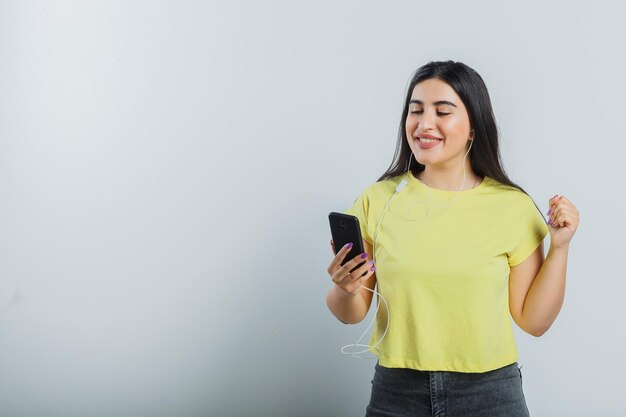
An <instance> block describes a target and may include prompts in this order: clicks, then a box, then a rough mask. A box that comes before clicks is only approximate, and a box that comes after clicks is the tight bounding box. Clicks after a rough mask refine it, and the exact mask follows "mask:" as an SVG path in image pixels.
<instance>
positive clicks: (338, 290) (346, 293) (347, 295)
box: [335, 284, 361, 298]
mask: <svg viewBox="0 0 626 417" xmlns="http://www.w3.org/2000/svg"><path fill="white" fill-rule="evenodd" d="M335 292H336V293H337V294H339V296H340V297H344V298H354V297H356V296H357V295H359V294H360V293H361V289H360V287H359V288H358V289H357V290H356V291H355V292H353V293H352V292H350V291H348V290H346V289H344V288H341V287H340V286H339V285H337V284H335Z"/></svg>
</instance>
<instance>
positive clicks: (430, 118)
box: [417, 110, 435, 131]
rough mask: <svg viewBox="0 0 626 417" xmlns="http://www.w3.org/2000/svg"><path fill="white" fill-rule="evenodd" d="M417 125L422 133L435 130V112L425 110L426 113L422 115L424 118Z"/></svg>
mask: <svg viewBox="0 0 626 417" xmlns="http://www.w3.org/2000/svg"><path fill="white" fill-rule="evenodd" d="M417 125H418V127H419V128H420V130H422V131H425V130H429V129H434V128H435V114H434V112H433V111H426V110H424V112H423V113H422V117H420V119H419V121H418V124H417Z"/></svg>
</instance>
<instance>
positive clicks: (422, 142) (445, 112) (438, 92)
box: [405, 78, 471, 169]
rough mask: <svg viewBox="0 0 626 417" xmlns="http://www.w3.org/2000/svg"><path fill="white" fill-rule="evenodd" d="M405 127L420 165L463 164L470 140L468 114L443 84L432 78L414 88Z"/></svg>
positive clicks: (446, 166)
mask: <svg viewBox="0 0 626 417" xmlns="http://www.w3.org/2000/svg"><path fill="white" fill-rule="evenodd" d="M405 128H406V137H407V140H408V142H409V146H410V147H411V151H412V152H413V155H414V156H415V159H416V160H417V161H418V162H419V163H420V164H422V165H426V166H432V167H436V168H444V169H446V168H451V167H458V166H461V164H462V163H463V156H464V155H465V152H466V151H467V149H468V147H469V144H470V142H469V139H470V138H471V135H470V130H471V127H470V121H469V115H468V113H467V110H466V108H465V105H464V104H463V102H462V101H461V98H460V97H459V96H458V95H457V94H456V92H455V91H454V90H453V89H452V87H450V86H449V85H448V84H447V83H446V82H444V81H442V80H440V79H437V78H432V79H428V80H424V81H421V82H420V83H418V84H417V85H416V86H415V88H413V93H412V94H411V100H410V102H409V112H408V114H407V118H406V121H405Z"/></svg>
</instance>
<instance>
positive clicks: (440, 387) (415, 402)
mask: <svg viewBox="0 0 626 417" xmlns="http://www.w3.org/2000/svg"><path fill="white" fill-rule="evenodd" d="M365 416H366V417H409V416H411V417H422V416H428V417H457V416H463V417H478V416H485V417H487V416H488V417H499V416H502V417H505V416H506V417H528V416H529V414H528V408H527V407H526V400H525V398H524V393H523V392H522V372H521V371H520V368H519V367H518V366H517V362H515V363H512V364H511V365H507V366H505V367H503V368H500V369H496V370H493V371H489V372H484V373H464V372H447V371H436V372H435V371H416V370H414V369H406V368H385V367H383V366H380V365H379V364H378V363H377V364H376V368H375V373H374V379H373V380H372V395H371V398H370V403H369V405H368V406H367V412H366V415H365Z"/></svg>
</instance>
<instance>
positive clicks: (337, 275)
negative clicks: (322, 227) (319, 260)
mask: <svg viewBox="0 0 626 417" xmlns="http://www.w3.org/2000/svg"><path fill="white" fill-rule="evenodd" d="M330 245H331V247H332V250H333V253H336V255H335V257H334V258H333V260H332V262H331V263H330V265H329V266H328V274H329V275H330V278H331V279H332V281H333V282H334V283H335V285H336V286H337V287H339V288H340V289H341V290H343V291H344V292H346V293H348V294H350V295H352V296H355V295H357V294H359V293H360V290H359V289H360V288H361V285H362V282H363V281H366V280H367V279H368V278H369V277H370V276H372V274H373V273H374V271H375V270H376V267H375V266H374V261H373V260H371V261H369V262H365V263H364V264H363V265H361V266H360V267H359V268H358V269H356V270H354V271H353V272H350V271H352V270H353V269H354V268H355V267H356V266H357V265H359V264H360V263H361V262H363V261H366V260H367V257H368V254H367V253H363V254H360V255H357V256H355V257H354V258H352V259H351V260H349V261H348V262H346V263H345V265H343V266H342V265H341V262H342V261H343V260H344V258H345V257H346V255H347V254H348V252H350V249H351V248H352V244H347V245H345V246H344V247H343V248H341V250H340V251H339V252H335V244H334V242H333V241H332V240H331V241H330Z"/></svg>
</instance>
